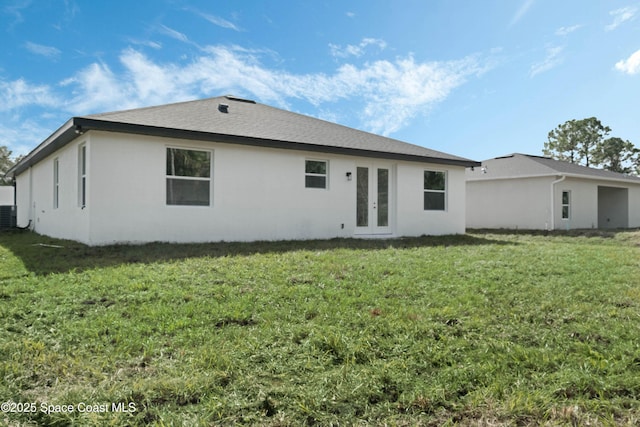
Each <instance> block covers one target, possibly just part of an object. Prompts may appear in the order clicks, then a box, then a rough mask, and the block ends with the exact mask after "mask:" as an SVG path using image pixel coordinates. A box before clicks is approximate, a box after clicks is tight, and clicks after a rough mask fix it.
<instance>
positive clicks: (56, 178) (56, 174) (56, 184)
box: [53, 158, 60, 209]
mask: <svg viewBox="0 0 640 427" xmlns="http://www.w3.org/2000/svg"><path fill="white" fill-rule="evenodd" d="M59 197H60V163H59V162H58V159H57V158H55V159H53V209H58V205H59V201H60V199H59Z"/></svg>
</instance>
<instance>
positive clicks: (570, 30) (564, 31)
mask: <svg viewBox="0 0 640 427" xmlns="http://www.w3.org/2000/svg"><path fill="white" fill-rule="evenodd" d="M580 28H582V25H572V26H570V27H560V28H558V29H557V30H556V36H566V35H567V34H571V33H573V32H574V31H576V30H579V29H580Z"/></svg>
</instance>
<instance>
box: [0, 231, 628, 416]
mask: <svg viewBox="0 0 640 427" xmlns="http://www.w3.org/2000/svg"><path fill="white" fill-rule="evenodd" d="M59 246H61V247H59ZM0 318H1V319H2V320H1V324H0V402H7V401H11V402H13V404H10V405H9V406H8V407H9V411H6V409H7V407H6V405H5V406H3V412H2V413H0V424H2V423H3V422H4V423H6V424H9V425H56V426H66V425H114V426H119V425H139V426H143V425H150V424H151V425H153V424H155V425H233V424H245V425H267V426H270V425H271V426H283V425H292V426H297V425H322V426H326V425H341V426H342V425H353V424H355V425H385V424H386V425H407V426H414V425H425V426H427V425H442V424H450V425H456V424H457V425H540V424H547V425H568V426H569V425H630V426H631V425H638V423H640V408H639V406H638V405H639V404H638V401H639V400H640V232H638V231H635V232H620V233H598V232H585V233H571V234H569V235H568V234H555V233H552V234H550V235H544V234H542V233H529V234H527V233H518V234H513V233H512V234H509V233H489V232H473V233H470V234H468V235H466V236H457V237H423V238H416V239H397V240H374V241H362V240H330V241H313V242H273V243H253V244H248V243H244V244H240V243H236V244H233V243H224V244H208V245H168V244H151V245H144V246H113V247H100V248H88V247H85V246H83V245H80V244H77V243H73V242H68V241H60V240H54V239H50V238H46V237H42V236H38V235H35V234H32V233H7V232H4V233H0ZM31 403H34V404H35V405H31ZM129 404H131V405H130V406H129ZM64 405H71V406H70V407H69V406H64ZM123 409H127V410H128V411H129V412H124V411H123ZM12 410H13V411H16V412H11V411H12ZM49 410H51V411H52V412H51V413H46V412H47V411H49ZM69 410H73V412H63V411H69ZM17 411H22V413H18V412H17ZM24 411H34V412H30V413H29V412H28V413H25V412H24ZM56 411H58V412H56Z"/></svg>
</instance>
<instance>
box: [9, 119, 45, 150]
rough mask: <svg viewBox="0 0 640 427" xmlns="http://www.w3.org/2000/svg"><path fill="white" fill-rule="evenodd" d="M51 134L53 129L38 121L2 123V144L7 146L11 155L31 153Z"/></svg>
mask: <svg viewBox="0 0 640 427" xmlns="http://www.w3.org/2000/svg"><path fill="white" fill-rule="evenodd" d="M50 134H51V129H49V128H46V127H44V126H41V125H40V124H39V123H38V122H37V121H34V120H31V119H27V120H19V121H17V122H13V123H11V125H9V126H6V124H4V123H0V146H3V145H4V146H7V147H9V150H11V151H12V153H11V156H12V157H14V156H20V155H24V154H27V153H29V151H31V150H32V149H33V148H34V147H36V146H37V145H38V144H40V143H41V142H42V141H43V140H44V139H45V138H46V137H47V136H49V135H50Z"/></svg>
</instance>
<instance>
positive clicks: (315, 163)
mask: <svg viewBox="0 0 640 427" xmlns="http://www.w3.org/2000/svg"><path fill="white" fill-rule="evenodd" d="M327 169H328V168H327V161H326V160H306V161H305V165H304V186H305V187H306V188H327Z"/></svg>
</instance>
